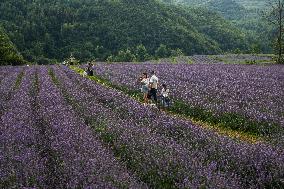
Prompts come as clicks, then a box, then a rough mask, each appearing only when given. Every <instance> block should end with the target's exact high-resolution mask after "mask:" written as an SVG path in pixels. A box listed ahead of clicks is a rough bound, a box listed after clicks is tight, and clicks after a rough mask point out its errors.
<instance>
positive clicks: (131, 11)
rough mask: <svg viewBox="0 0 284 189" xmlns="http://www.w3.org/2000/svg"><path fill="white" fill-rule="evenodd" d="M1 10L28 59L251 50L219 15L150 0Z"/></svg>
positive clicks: (7, 3) (7, 0)
mask: <svg viewBox="0 0 284 189" xmlns="http://www.w3.org/2000/svg"><path fill="white" fill-rule="evenodd" d="M0 12H1V14H0V23H1V24H2V26H3V27H4V28H5V29H6V30H7V33H8V35H9V37H10V39H11V40H12V41H13V42H14V43H15V44H16V46H17V48H18V49H19V51H20V52H21V53H22V54H23V56H24V57H25V58H26V59H27V60H29V61H37V60H41V59H45V58H49V59H57V60H63V59H64V58H66V57H68V56H69V55H70V53H73V54H74V55H75V57H77V58H79V59H83V60H87V59H91V58H97V59H104V60H105V59H106V58H107V57H109V56H110V55H117V54H118V52H119V51H121V52H123V51H124V52H126V49H129V50H130V51H131V53H132V54H134V55H135V53H136V51H137V49H138V50H139V49H143V50H144V53H146V54H149V55H151V56H155V55H157V50H158V49H159V47H160V46H161V44H164V45H166V47H167V50H168V51H169V52H170V51H171V50H176V49H181V50H182V51H183V52H184V53H185V54H187V55H191V54H216V53H221V52H224V51H225V52H228V51H234V50H236V49H240V50H242V51H244V52H247V51H248V50H249V49H251V44H250V45H248V41H247V36H246V34H245V33H244V32H243V31H241V30H240V29H238V28H237V27H235V26H233V25H232V24H231V23H230V22H229V21H226V20H225V19H224V18H222V17H221V16H220V15H219V14H216V13H214V12H212V11H208V10H207V9H205V8H187V7H178V6H173V5H169V4H164V3H161V2H160V1H155V0H147V1H140V0H116V1H112V0H103V1H93V0H69V1H66V0H60V1H55V0H50V1H48V2H47V1H44V0H33V1H31V0H22V1H18V0H4V1H1V3H0ZM137 46H138V48H137ZM144 47H145V48H144ZM162 47H164V46H162ZM127 52H129V51H127ZM158 54H159V53H158ZM166 54H167V53H166ZM168 54H169V53H168Z"/></svg>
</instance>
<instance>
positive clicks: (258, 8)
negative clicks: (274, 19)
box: [164, 0, 273, 53]
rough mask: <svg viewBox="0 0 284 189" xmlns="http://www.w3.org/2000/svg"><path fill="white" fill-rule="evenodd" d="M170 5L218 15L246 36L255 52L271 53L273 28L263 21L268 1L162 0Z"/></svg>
mask: <svg viewBox="0 0 284 189" xmlns="http://www.w3.org/2000/svg"><path fill="white" fill-rule="evenodd" d="M164 2H167V3H170V4H178V5H182V6H190V7H203V8H207V9H208V10H212V11H214V12H217V13H219V14H220V15H222V16H223V17H224V18H225V19H227V20H228V21H230V22H231V23H232V24H233V25H234V26H235V27H237V28H238V29H239V30H241V31H242V32H243V33H245V35H246V36H247V41H248V42H249V43H250V44H251V48H252V49H253V51H256V52H265V53H268V52H272V49H271V46H272V45H271V41H272V39H273V36H271V35H272V34H273V28H272V26H271V25H270V24H269V23H267V21H266V20H265V19H264V15H263V12H265V11H266V9H267V8H269V7H268V6H267V5H268V2H269V1H268V0H171V1H168V0H164Z"/></svg>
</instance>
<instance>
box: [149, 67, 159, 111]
mask: <svg viewBox="0 0 284 189" xmlns="http://www.w3.org/2000/svg"><path fill="white" fill-rule="evenodd" d="M151 75H152V76H151V78H150V84H149V88H150V96H151V99H152V98H153V99H152V100H154V102H155V104H156V105H157V89H158V83H159V79H158V77H157V76H156V74H155V71H152V72H151Z"/></svg>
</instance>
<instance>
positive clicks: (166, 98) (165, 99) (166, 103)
mask: <svg viewBox="0 0 284 189" xmlns="http://www.w3.org/2000/svg"><path fill="white" fill-rule="evenodd" d="M169 93H170V89H168V87H167V85H166V84H163V85H162V91H161V95H162V106H163V107H170V98H169Z"/></svg>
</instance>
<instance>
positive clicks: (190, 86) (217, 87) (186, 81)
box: [95, 63, 284, 126]
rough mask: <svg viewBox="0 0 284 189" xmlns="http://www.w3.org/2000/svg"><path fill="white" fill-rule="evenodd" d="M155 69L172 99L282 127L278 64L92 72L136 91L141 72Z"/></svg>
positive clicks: (282, 71) (283, 73)
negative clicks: (169, 90)
mask: <svg viewBox="0 0 284 189" xmlns="http://www.w3.org/2000/svg"><path fill="white" fill-rule="evenodd" d="M151 70H155V71H156V72H157V76H158V77H159V78H160V82H161V83H165V84H167V85H168V86H169V88H170V89H171V92H172V96H173V98H174V99H181V100H183V101H184V102H187V103H188V104H190V105H192V106H194V107H202V108H204V109H206V110H211V111H213V112H215V113H224V112H234V113H238V114H241V115H244V116H246V117H249V118H252V119H255V120H258V121H267V122H275V123H277V124H280V125H282V126H284V114H283V112H284V90H283V89H284V67H283V66H281V65H272V66H255V65H253V66H252V65H250V66H248V65H221V64H220V65H186V64H177V65H173V64H131V63H125V64H103V63H101V64H100V63H98V64H96V66H95V73H96V74H98V75H100V76H102V77H104V78H107V79H109V80H110V81H111V82H113V83H115V84H118V85H122V86H127V87H130V88H132V89H136V90H139V88H140V86H139V82H137V78H138V77H139V75H141V73H143V72H148V73H150V71H151Z"/></svg>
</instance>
